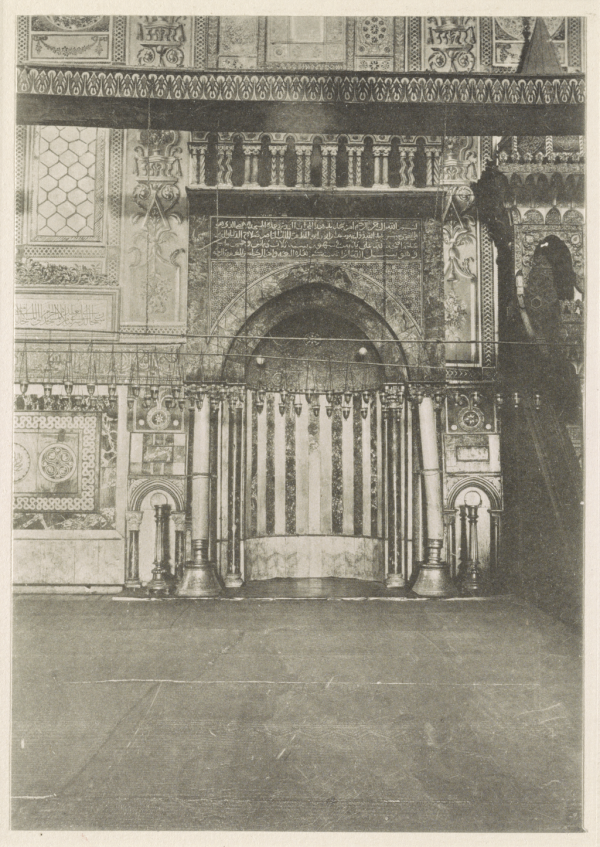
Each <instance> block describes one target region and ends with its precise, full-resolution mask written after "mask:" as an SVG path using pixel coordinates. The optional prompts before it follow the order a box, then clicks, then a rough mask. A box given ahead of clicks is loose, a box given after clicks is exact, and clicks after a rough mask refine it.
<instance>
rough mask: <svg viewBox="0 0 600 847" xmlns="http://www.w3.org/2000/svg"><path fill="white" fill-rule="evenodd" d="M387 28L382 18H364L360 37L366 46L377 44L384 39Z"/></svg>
mask: <svg viewBox="0 0 600 847" xmlns="http://www.w3.org/2000/svg"><path fill="white" fill-rule="evenodd" d="M386 31H387V26H386V23H385V21H384V19H383V18H365V19H364V21H363V25H362V37H363V41H364V42H365V43H366V44H379V43H380V42H381V41H383V39H384V38H385V35H386Z"/></svg>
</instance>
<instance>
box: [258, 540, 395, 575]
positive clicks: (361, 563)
mask: <svg viewBox="0 0 600 847" xmlns="http://www.w3.org/2000/svg"><path fill="white" fill-rule="evenodd" d="M244 545H245V563H246V580H253V579H276V578H280V579H283V578H288V579H289V578H295V579H309V578H310V579H320V578H324V577H340V578H342V577H345V578H347V579H365V580H379V579H383V567H384V564H383V544H382V542H381V540H379V539H372V538H352V537H349V536H333V535H329V536H328V535H303V536H288V537H284V538H267V537H263V538H252V539H246V541H245V542H244Z"/></svg>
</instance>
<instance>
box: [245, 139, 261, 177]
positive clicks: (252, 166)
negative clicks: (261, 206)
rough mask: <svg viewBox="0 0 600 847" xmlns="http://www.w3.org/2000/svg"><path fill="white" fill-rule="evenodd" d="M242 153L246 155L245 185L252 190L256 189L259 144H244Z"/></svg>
mask: <svg viewBox="0 0 600 847" xmlns="http://www.w3.org/2000/svg"><path fill="white" fill-rule="evenodd" d="M244 153H245V154H246V177H245V180H246V184H247V185H249V186H251V187H252V188H257V187H258V157H259V155H260V144H244Z"/></svg>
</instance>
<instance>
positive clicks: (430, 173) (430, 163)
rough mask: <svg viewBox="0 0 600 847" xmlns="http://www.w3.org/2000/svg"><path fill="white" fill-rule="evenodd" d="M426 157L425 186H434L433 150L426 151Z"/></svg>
mask: <svg viewBox="0 0 600 847" xmlns="http://www.w3.org/2000/svg"><path fill="white" fill-rule="evenodd" d="M425 155H426V156H427V185H434V182H433V150H431V149H430V150H426V151H425Z"/></svg>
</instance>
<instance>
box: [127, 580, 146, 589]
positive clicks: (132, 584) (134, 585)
mask: <svg viewBox="0 0 600 847" xmlns="http://www.w3.org/2000/svg"><path fill="white" fill-rule="evenodd" d="M141 587H142V583H141V581H140V580H139V579H127V580H125V582H124V584H123V588H131V589H134V590H135V589H137V588H141Z"/></svg>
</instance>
